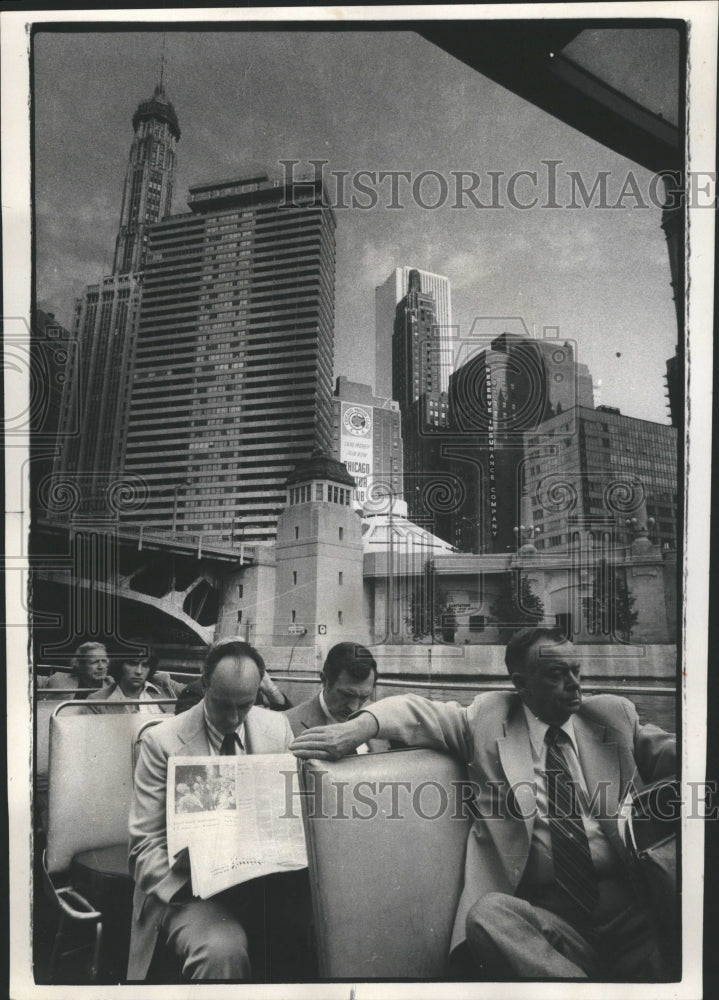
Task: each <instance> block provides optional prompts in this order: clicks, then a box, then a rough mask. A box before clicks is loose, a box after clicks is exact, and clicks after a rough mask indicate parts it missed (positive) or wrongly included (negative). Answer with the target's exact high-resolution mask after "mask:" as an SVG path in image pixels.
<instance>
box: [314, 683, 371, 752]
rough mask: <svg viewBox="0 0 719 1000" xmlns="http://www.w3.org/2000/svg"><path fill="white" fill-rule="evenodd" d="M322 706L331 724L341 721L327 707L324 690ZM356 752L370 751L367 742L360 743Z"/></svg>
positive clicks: (321, 693)
mask: <svg viewBox="0 0 719 1000" xmlns="http://www.w3.org/2000/svg"><path fill="white" fill-rule="evenodd" d="M320 708H321V709H322V711H323V712H324V714H325V718H326V719H327V722H328V724H329V725H331V726H333V725H336V724H337V723H338V722H340V721H341V720H340V719H335V717H334V715H332V713H331V712H330V710H329V709H328V708H327V702H326V701H325V693H324V691H320ZM360 711H362V709H360ZM355 714H356V713H355ZM355 753H369V747H368V746H367V744H366V743H360V745H359V746H358V747H357V749H356V750H355Z"/></svg>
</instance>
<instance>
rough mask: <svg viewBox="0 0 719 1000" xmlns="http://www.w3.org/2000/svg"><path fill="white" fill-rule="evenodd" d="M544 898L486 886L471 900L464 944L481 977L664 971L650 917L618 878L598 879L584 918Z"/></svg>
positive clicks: (635, 977)
mask: <svg viewBox="0 0 719 1000" xmlns="http://www.w3.org/2000/svg"><path fill="white" fill-rule="evenodd" d="M539 899H541V896H540V897H539ZM544 903H545V905H541V903H540V902H539V900H538V899H535V900H533V901H531V902H530V901H529V900H527V899H523V898H521V897H519V896H510V895H508V894H506V893H501V892H491V893H488V894H487V895H486V896H484V897H483V898H482V899H480V900H479V901H478V902H477V903H475V904H474V906H473V907H472V908H471V910H470V911H469V913H468V914H467V924H466V931H467V945H468V949H469V952H470V955H471V958H472V961H473V964H474V965H475V966H478V967H479V968H480V969H481V971H482V972H483V974H484V976H485V978H486V979H497V980H507V979H517V978H531V979H584V978H592V979H603V980H610V981H611V980H615V981H618V982H626V981H649V982H656V981H658V980H661V979H662V978H663V976H664V975H665V970H664V964H663V962H662V958H661V955H660V952H659V948H658V946H657V942H656V939H655V936H654V928H653V925H652V922H651V918H650V916H649V914H648V912H647V911H646V909H644V908H643V907H642V906H641V904H638V903H637V900H636V896H635V895H634V894H633V893H632V890H631V889H630V888H629V887H628V886H627V885H626V883H624V882H623V881H621V880H620V879H607V880H605V881H603V882H601V883H600V885H599V902H598V904H597V907H596V910H595V912H594V914H593V915H592V918H591V920H590V921H587V922H584V923H583V922H582V921H581V920H572V919H571V915H570V914H568V913H566V912H562V907H561V906H555V905H554V902H553V900H552V898H551V894H548V895H547V898H546V900H544ZM550 907H551V908H550Z"/></svg>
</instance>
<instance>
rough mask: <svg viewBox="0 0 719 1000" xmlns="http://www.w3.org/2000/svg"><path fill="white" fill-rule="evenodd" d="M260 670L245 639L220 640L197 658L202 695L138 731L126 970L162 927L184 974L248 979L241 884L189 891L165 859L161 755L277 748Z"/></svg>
mask: <svg viewBox="0 0 719 1000" xmlns="http://www.w3.org/2000/svg"><path fill="white" fill-rule="evenodd" d="M264 672H265V664H264V661H263V659H262V657H261V656H260V654H259V653H258V651H257V650H256V649H254V647H252V646H250V645H249V643H246V642H244V641H242V640H241V639H239V638H230V639H224V640H220V642H218V643H216V644H215V645H214V646H212V647H211V648H210V650H209V652H208V655H207V659H206V661H205V666H204V680H205V696H204V698H203V699H202V701H200V702H199V704H197V705H195V706H193V707H192V708H191V709H189V711H187V712H184V713H183V714H182V715H178V716H175V717H174V718H172V719H170V720H168V721H167V722H164V723H161V724H160V725H158V726H154V727H152V728H151V729H149V730H148V731H147V732H146V733H145V735H144V736H143V740H142V746H141V749H140V756H139V760H138V763H137V768H136V771H135V783H134V792H133V799H132V807H131V810H130V857H129V867H130V873H131V875H132V877H133V878H134V880H135V898H134V912H133V926H132V937H131V941H130V960H129V965H128V979H144V978H145V977H146V976H147V973H148V970H149V968H150V963H151V961H152V956H153V953H154V950H155V945H156V943H157V939H158V936H160V935H161V936H162V938H163V939H164V940H165V941H166V943H167V947H169V948H170V949H171V950H172V951H173V952H174V953H175V955H176V956H177V957H178V959H179V960H180V962H181V963H182V972H183V976H184V977H185V978H187V979H193V980H194V979H197V980H204V979H214V980H244V979H249V978H250V975H251V970H250V960H249V948H248V938H247V933H246V929H245V926H243V923H246V922H247V918H248V917H249V918H251V916H252V914H251V913H249V914H248V913H247V907H246V906H244V908H243V893H242V891H241V890H243V889H244V887H243V886H239V887H237V890H235V889H231V890H228V891H227V892H223V893H219V894H218V895H217V896H213V897H212V898H211V899H204V900H203V899H195V898H193V896H192V892H191V888H190V874H189V872H188V871H187V870H181V871H179V870H177V869H176V868H172V867H171V864H170V858H169V856H168V853H167V825H166V813H165V810H166V802H167V798H166V796H167V787H166V786H167V770H168V765H167V762H168V759H169V758H170V757H173V756H183V757H208V756H214V755H219V754H226V755H232V754H244V753H261V754H268V753H283V752H285V751H286V750H287V748H288V745H289V743H290V741H291V739H292V731H291V729H290V727H289V725H288V723H287V720H286V718H285V716H284V715H282V714H280V713H275V712H268V711H266V710H265V709H262V708H255V707H254V704H255V698H256V697H257V691H258V688H259V686H260V680H261V678H262V676H263V674H264ZM238 890H239V891H238ZM246 898H247V893H245V895H244V899H245V900H246Z"/></svg>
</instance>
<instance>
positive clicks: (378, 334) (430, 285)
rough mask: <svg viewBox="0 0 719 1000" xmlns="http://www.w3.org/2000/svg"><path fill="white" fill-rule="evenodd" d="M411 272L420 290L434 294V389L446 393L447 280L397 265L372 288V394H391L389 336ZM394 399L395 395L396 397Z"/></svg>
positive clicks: (449, 348)
mask: <svg viewBox="0 0 719 1000" xmlns="http://www.w3.org/2000/svg"><path fill="white" fill-rule="evenodd" d="M412 271H415V272H416V273H417V274H418V275H419V280H420V290H421V291H422V292H423V293H425V294H426V293H429V292H431V293H432V294H433V295H434V308H435V319H434V322H435V324H436V326H437V334H436V337H437V351H438V357H439V384H438V385H437V387H436V388H437V390H438V391H441V392H446V391H447V389H448V387H449V376H450V374H451V372H452V370H453V343H454V340H453V336H454V334H453V329H452V297H451V291H450V285H449V279H448V278H445V277H443V276H442V275H441V274H432V273H431V272H430V271H422V270H420V269H418V268H412V267H407V266H403V267H396V268H395V269H394V271H393V272H392V274H390V275H389V277H388V278H387V280H386V281H385V282H384V283H383V284H381V285H379V286H378V288H377V289H376V291H375V323H376V326H375V394H376V395H377V396H383V397H390V396H392V386H393V381H392V379H393V376H392V337H393V334H394V323H395V313H396V310H397V306H398V305H399V303H400V302H401V301H402V299H403V298H404V297H405V295H406V294H407V292H408V291H409V276H410V273H411V272H412ZM395 398H396V397H395Z"/></svg>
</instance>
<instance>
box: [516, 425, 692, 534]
mask: <svg viewBox="0 0 719 1000" xmlns="http://www.w3.org/2000/svg"><path fill="white" fill-rule="evenodd" d="M524 438H525V456H526V457H525V461H524V463H523V467H522V474H521V480H522V489H523V491H524V492H525V493H526V494H527V496H528V499H529V502H530V505H531V510H532V518H533V522H534V526H535V528H539V529H540V531H539V534H538V535H537V537H536V541H535V542H534V544H535V546H536V548H537V550H538V551H545V552H547V551H548V552H562V551H566V550H567V549H568V548H570V547H572V545H573V544H574V542H575V541H576V536H577V532H581V531H584V532H587V531H591V530H593V526H594V527H596V528H602V527H604V526H608V527H610V528H611V530H612V533H613V538H614V540H615V543H616V544H617V545H629V544H630V543H631V542H632V541H633V538H634V531H635V526H636V525H637V524H641V523H643V522H644V520H645V519H646V518H649V519H651V520H650V521H649V539H650V541H652V542H654V543H655V544H657V545H659V546H660V547H661V548H662V549H676V547H677V523H678V521H677V519H678V503H679V498H678V489H677V430H676V428H675V427H669V426H668V425H666V424H657V423H653V422H651V421H649V420H638V419H637V418H635V417H627V416H624V415H623V414H621V413H620V412H619V410H616V409H613V408H611V407H598V408H597V409H596V410H592V409H588V408H586V407H583V406H579V407H577V408H576V409H575V410H573V411H564V412H563V413H559V414H557V415H555V416H552V417H550V418H549V419H547V420H545V421H543V422H542V423H541V424H539V425H538V426H537V427H536V428H535V429H534V430H532V431H528V432H527V433H526V434H525V436H524Z"/></svg>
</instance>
